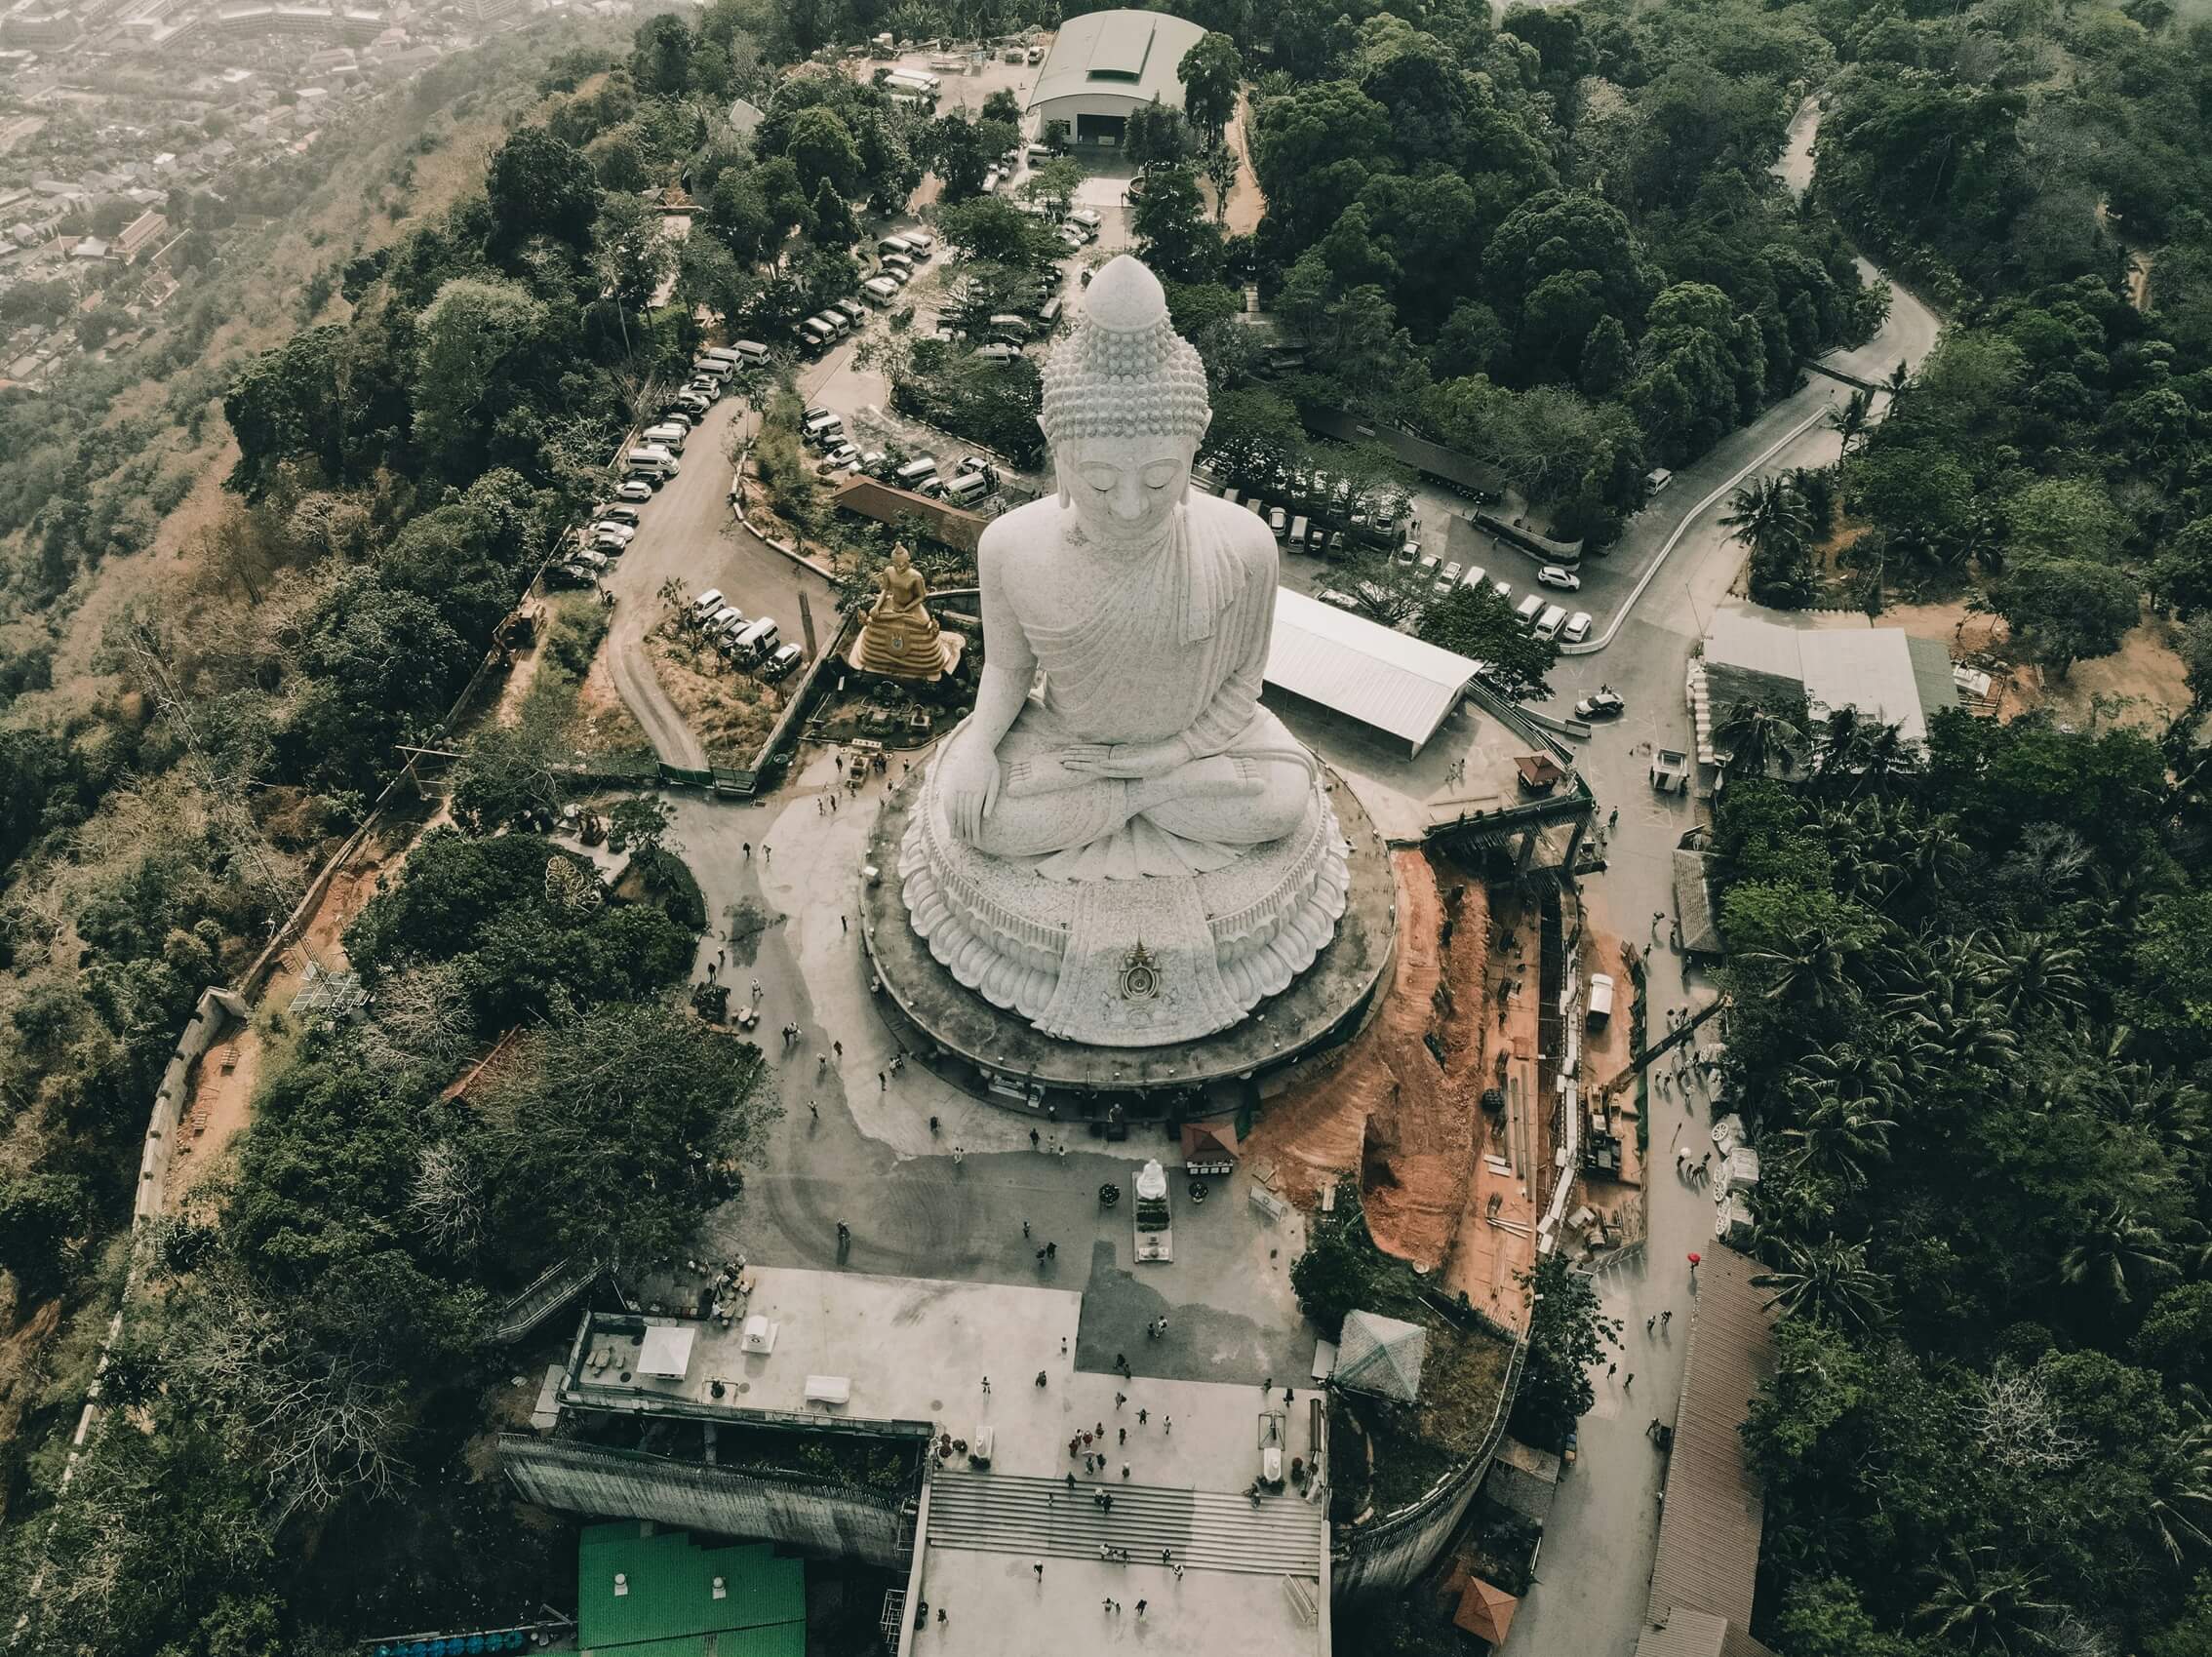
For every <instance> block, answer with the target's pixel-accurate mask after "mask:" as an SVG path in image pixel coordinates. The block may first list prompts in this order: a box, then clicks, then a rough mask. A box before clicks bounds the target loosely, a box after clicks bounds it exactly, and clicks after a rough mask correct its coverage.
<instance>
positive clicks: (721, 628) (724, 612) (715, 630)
mask: <svg viewBox="0 0 2212 1657" xmlns="http://www.w3.org/2000/svg"><path fill="white" fill-rule="evenodd" d="M744 624H745V612H743V611H741V610H739V609H738V608H737V607H736V606H735V605H733V604H726V605H722V606H719V607H718V608H717V609H716V610H715V612H714V613H713V614H712V615H710V616H708V617H707V618H706V625H707V631H708V632H709V633H712V634H713V635H714V636H715V637H716V638H725V637H727V636H728V635H730V634H731V633H732V632H734V631H735V630H736V629H738V628H739V627H742V626H743V625H744Z"/></svg>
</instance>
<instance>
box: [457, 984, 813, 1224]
mask: <svg viewBox="0 0 2212 1657" xmlns="http://www.w3.org/2000/svg"><path fill="white" fill-rule="evenodd" d="M781 1115H782V1112H781V1110H780V1109H779V1108H778V1107H777V1106H776V1105H775V1104H773V1103H772V1102H771V1100H770V1096H769V1089H768V1087H767V1086H766V1085H765V1066H764V1064H763V1061H762V1058H761V1053H760V1049H759V1048H757V1047H755V1046H754V1045H752V1044H750V1043H747V1042H737V1041H733V1040H731V1038H729V1037H728V1036H725V1035H723V1034H722V1033H721V1032H719V1031H716V1030H712V1029H709V1028H707V1027H706V1026H704V1025H702V1024H700V1023H698V1022H697V1021H696V1020H695V1019H692V1018H691V1017H689V1016H686V1015H683V1014H679V1013H677V1012H675V1011H673V1010H671V1009H669V1008H667V1007H664V1006H638V1005H627V1004H610V1005H608V1006H603V1007H600V1008H598V1009H596V1010H594V1011H592V1012H589V1013H586V1014H584V1015H583V1016H581V1017H579V1018H573V1019H570V1020H566V1021H559V1022H555V1023H553V1024H550V1025H548V1026H546V1027H545V1028H544V1029H542V1030H540V1031H538V1032H537V1033H536V1034H534V1035H533V1036H532V1037H530V1038H529V1039H528V1040H527V1041H526V1042H525V1043H524V1044H523V1046H522V1050H521V1051H520V1053H519V1054H518V1055H517V1059H516V1062H515V1063H514V1064H513V1065H512V1066H511V1067H510V1069H509V1070H508V1071H507V1073H506V1074H505V1075H504V1077H503V1078H502V1079H501V1080H500V1081H499V1082H498V1083H497V1084H496V1085H494V1089H493V1092H492V1095H491V1097H490V1098H489V1099H488V1100H487V1101H486V1104H485V1110H484V1121H483V1127H482V1135H481V1140H480V1146H481V1149H480V1156H481V1159H482V1167H483V1170H484V1173H483V1178H484V1185H485V1191H486V1193H487V1196H488V1198H489V1200H490V1203H491V1204H492V1207H493V1210H494V1213H495V1214H497V1215H498V1216H500V1223H501V1225H502V1226H503V1227H510V1228H512V1227H525V1228H528V1229H529V1230H530V1231H532V1232H533V1233H534V1234H535V1235H538V1236H541V1237H543V1238H544V1239H545V1240H546V1241H547V1243H549V1244H550V1245H551V1246H552V1247H554V1248H557V1249H559V1250H562V1251H565V1252H568V1253H571V1254H576V1255H580V1256H582V1257H584V1258H586V1259H592V1258H597V1259H609V1260H612V1259H615V1258H621V1259H625V1260H631V1261H643V1260H650V1259H653V1258H656V1257H658V1256H660V1255H663V1254H666V1253H668V1252H669V1251H670V1250H671V1249H677V1248H681V1247H683V1246H684V1245H686V1244H687V1243H690V1242H691V1237H692V1235H693V1233H694V1232H695V1231H696V1229H697V1227H698V1224H699V1221H700V1220H701V1219H703V1218H704V1217H705V1215H706V1212H707V1210H708V1209H709V1208H710V1207H712V1206H713V1205H714V1204H715V1203H720V1202H722V1201H724V1200H725V1199H727V1198H728V1197H729V1196H731V1194H732V1193H734V1192H735V1191H736V1190H737V1189H738V1187H739V1185H740V1184H741V1183H742V1180H741V1174H740V1165H741V1164H743V1163H744V1162H746V1161H747V1160H749V1159H751V1158H752V1157H753V1156H755V1155H757V1153H758V1151H759V1149H760V1147H761V1144H762V1142H763V1136H764V1135H765V1133H766V1131H767V1129H768V1127H769V1125H770V1124H772V1123H773V1122H774V1121H775V1120H776V1119H777V1118H778V1117H779V1116H781ZM584 1170H588V1177H587V1175H586V1173H585V1171H584Z"/></svg>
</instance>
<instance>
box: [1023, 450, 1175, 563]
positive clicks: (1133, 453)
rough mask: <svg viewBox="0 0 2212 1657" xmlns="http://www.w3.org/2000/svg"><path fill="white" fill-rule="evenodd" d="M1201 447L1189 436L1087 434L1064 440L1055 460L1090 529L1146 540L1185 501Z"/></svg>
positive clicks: (1078, 512)
mask: <svg viewBox="0 0 2212 1657" xmlns="http://www.w3.org/2000/svg"><path fill="white" fill-rule="evenodd" d="M1197 453H1198V444H1197V442H1196V440H1194V439H1192V438H1187V437H1148V436H1137V437H1086V438H1072V439H1070V440H1069V441H1068V442H1066V443H1063V444H1062V445H1061V446H1060V448H1059V451H1058V453H1057V454H1055V456H1054V461H1055V464H1056V465H1057V467H1058V470H1059V477H1060V489H1061V491H1062V492H1063V493H1065V494H1066V495H1067V497H1068V499H1069V501H1070V503H1071V504H1072V505H1073V506H1074V508H1075V515H1076V519H1077V521H1078V522H1079V523H1080V524H1082V526H1083V527H1084V529H1085V530H1086V532H1087V533H1090V534H1092V535H1095V536H1097V537H1098V538H1099V539H1101V540H1109V541H1144V540H1150V539H1152V538H1153V537H1154V536H1155V535H1157V534H1158V533H1159V532H1160V530H1161V529H1162V528H1163V527H1164V526H1165V524H1166V522H1167V517H1168V514H1169V513H1171V512H1173V511H1174V510H1175V508H1176V507H1177V506H1178V505H1180V504H1181V503H1182V499H1183V494H1184V492H1185V491H1186V490H1187V489H1188V488H1189V487H1190V481H1191V460H1192V457H1193V456H1194V455H1195V454H1197Z"/></svg>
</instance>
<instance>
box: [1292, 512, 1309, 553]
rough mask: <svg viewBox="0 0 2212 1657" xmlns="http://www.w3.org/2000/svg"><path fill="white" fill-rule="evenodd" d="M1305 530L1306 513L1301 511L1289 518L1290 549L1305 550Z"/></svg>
mask: <svg viewBox="0 0 2212 1657" xmlns="http://www.w3.org/2000/svg"><path fill="white" fill-rule="evenodd" d="M1307 530H1308V526H1307V523H1306V515H1305V514H1304V513H1303V512H1301V513H1299V514H1298V516H1297V517H1295V518H1293V519H1291V520H1290V547H1291V550H1292V551H1295V552H1304V551H1305V550H1306V534H1307Z"/></svg>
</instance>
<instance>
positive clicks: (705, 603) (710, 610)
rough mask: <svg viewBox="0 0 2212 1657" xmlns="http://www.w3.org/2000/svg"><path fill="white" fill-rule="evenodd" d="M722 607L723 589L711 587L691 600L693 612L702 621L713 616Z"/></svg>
mask: <svg viewBox="0 0 2212 1657" xmlns="http://www.w3.org/2000/svg"><path fill="white" fill-rule="evenodd" d="M721 608H722V589H721V588H720V587H709V588H707V590H706V591H705V592H703V593H701V594H700V595H699V596H698V597H697V598H695V599H693V600H692V601H691V614H692V615H693V616H694V617H695V618H696V619H698V620H700V621H705V620H708V619H709V618H711V617H712V616H713V614H714V612H716V611H718V610H720V609H721Z"/></svg>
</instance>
